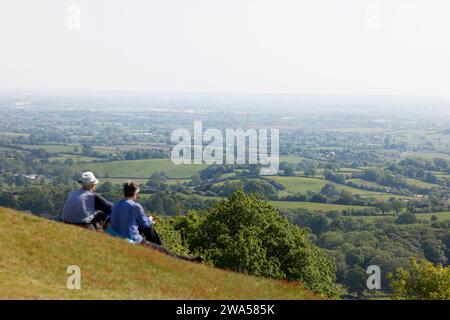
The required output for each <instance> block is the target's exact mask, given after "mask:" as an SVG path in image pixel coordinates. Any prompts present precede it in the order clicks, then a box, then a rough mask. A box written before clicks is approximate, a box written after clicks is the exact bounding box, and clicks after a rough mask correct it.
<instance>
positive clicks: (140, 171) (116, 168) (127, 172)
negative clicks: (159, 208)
mask: <svg viewBox="0 0 450 320" xmlns="http://www.w3.org/2000/svg"><path fill="white" fill-rule="evenodd" d="M75 168H76V169H78V170H79V171H82V170H90V171H92V172H94V173H95V174H96V175H98V176H99V177H105V176H109V177H111V178H125V179H126V178H130V179H131V178H141V179H146V178H149V177H150V176H151V175H152V174H153V173H156V172H161V171H164V172H165V173H166V174H167V176H168V177H169V178H179V179H188V178H192V176H194V175H195V174H196V173H198V172H199V171H200V170H202V169H204V168H206V165H188V164H183V165H175V164H174V163H173V162H172V161H171V160H170V159H148V160H124V161H112V162H99V163H89V164H81V165H75Z"/></svg>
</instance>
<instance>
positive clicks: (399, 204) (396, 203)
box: [390, 199, 404, 215]
mask: <svg viewBox="0 0 450 320" xmlns="http://www.w3.org/2000/svg"><path fill="white" fill-rule="evenodd" d="M390 203H391V207H392V210H394V211H395V214H396V215H399V214H400V211H401V210H402V209H403V207H404V204H403V201H400V200H396V199H392V200H390Z"/></svg>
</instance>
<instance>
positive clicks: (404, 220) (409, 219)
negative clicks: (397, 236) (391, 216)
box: [395, 212, 417, 224]
mask: <svg viewBox="0 0 450 320" xmlns="http://www.w3.org/2000/svg"><path fill="white" fill-rule="evenodd" d="M395 222H396V223H398V224H413V223H417V217H416V215H415V214H414V213H412V212H405V213H402V214H401V215H399V216H398V217H397V219H395Z"/></svg>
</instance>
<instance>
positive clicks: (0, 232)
mask: <svg viewBox="0 0 450 320" xmlns="http://www.w3.org/2000/svg"><path fill="white" fill-rule="evenodd" d="M0 216H1V217H2V218H1V219H0V252H1V254H0V299H317V298H318V297H317V296H315V295H314V294H312V293H311V292H310V291H308V290H306V289H304V288H303V287H302V286H301V285H300V284H299V283H297V282H295V283H294V282H285V281H276V280H271V279H266V278H260V277H253V276H248V275H244V274H240V273H235V272H230V271H225V270H220V269H216V268H212V267H208V266H206V265H202V264H194V263H189V262H185V261H181V260H177V259H174V258H171V257H168V256H166V255H163V254H161V253H159V252H157V251H154V250H152V249H150V248H146V247H143V246H138V245H133V244H129V243H127V242H125V241H123V240H121V239H118V238H113V237H111V236H109V235H106V234H103V233H97V232H93V231H89V230H86V229H83V228H80V227H76V226H70V225H66V224H62V223H58V222H53V221H49V220H45V219H42V218H37V217H35V216H31V215H28V214H24V213H19V212H17V211H13V210H9V209H4V208H0ZM69 265H77V266H79V267H80V269H81V289H80V290H69V289H67V287H66V281H67V277H68V276H69V275H68V274H67V273H66V271H67V267H68V266H69Z"/></svg>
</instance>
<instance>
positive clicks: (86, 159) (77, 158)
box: [49, 155, 98, 163]
mask: <svg viewBox="0 0 450 320" xmlns="http://www.w3.org/2000/svg"><path fill="white" fill-rule="evenodd" d="M67 159H72V160H73V161H74V162H75V163H77V162H93V161H95V160H98V158H94V157H86V156H72V155H64V156H60V157H50V158H49V160H50V161H55V160H59V161H62V162H64V161H65V160H67Z"/></svg>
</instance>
